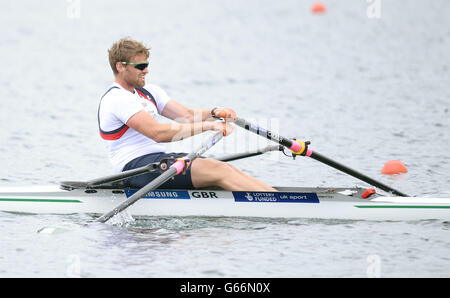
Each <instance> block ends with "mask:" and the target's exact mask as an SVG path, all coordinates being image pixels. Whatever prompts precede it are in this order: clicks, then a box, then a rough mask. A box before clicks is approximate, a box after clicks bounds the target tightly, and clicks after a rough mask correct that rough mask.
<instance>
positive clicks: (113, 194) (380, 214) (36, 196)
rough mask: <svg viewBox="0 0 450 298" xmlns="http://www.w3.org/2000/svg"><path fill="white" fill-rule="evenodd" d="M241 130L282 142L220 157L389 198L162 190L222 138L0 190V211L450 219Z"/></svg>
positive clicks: (304, 148)
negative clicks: (269, 156) (277, 160)
mask: <svg viewBox="0 0 450 298" xmlns="http://www.w3.org/2000/svg"><path fill="white" fill-rule="evenodd" d="M236 124H237V125H238V126H241V127H243V128H244V129H247V130H249V131H251V132H254V133H256V134H258V135H261V136H263V137H266V138H267V139H269V140H272V141H274V142H276V143H278V145H277V146H268V147H267V148H264V149H262V150H260V151H258V152H252V153H242V154H234V155H230V156H227V157H223V158H219V159H220V160H223V161H232V160H236V159H241V158H246V157H250V156H254V155H259V154H263V153H265V152H268V151H275V150H280V151H284V149H285V148H288V149H290V150H291V151H292V156H293V157H294V158H295V156H299V155H301V156H307V157H311V158H313V159H316V160H318V161H320V162H322V163H325V164H327V165H329V166H331V167H334V168H336V169H338V170H340V171H342V172H345V173H347V174H349V175H351V176H354V177H356V178H359V179H361V180H362V181H364V182H367V183H368V184H370V185H373V186H376V187H378V188H380V189H382V190H383V191H386V192H388V193H391V194H392V195H387V196H384V195H381V194H378V193H375V190H374V189H369V190H365V189H362V188H301V187H279V188H278V190H279V192H255V191H224V190H214V189H209V190H163V189H157V188H158V186H159V185H161V184H162V183H163V182H164V181H167V179H170V178H171V177H173V176H174V175H178V174H181V173H183V171H184V170H185V168H186V167H187V166H189V164H190V162H191V161H192V160H194V159H195V158H197V157H198V156H200V155H201V154H203V153H204V152H205V151H206V150H208V149H209V148H211V147H212V146H213V145H214V144H216V143H217V142H218V141H219V140H220V139H221V135H220V132H219V133H218V134H216V135H213V136H212V137H211V138H210V139H208V140H207V141H206V142H204V143H203V144H202V146H200V147H199V148H198V149H197V150H195V151H193V152H191V153H190V154H189V155H188V156H187V157H186V158H182V159H177V160H173V161H170V160H163V161H161V162H159V163H153V164H149V165H147V166H145V167H142V168H137V169H133V170H129V171H125V172H122V173H119V174H115V175H110V176H106V177H100V178H97V179H94V180H91V181H88V182H62V183H61V184H60V185H53V186H48V187H42V186H33V187H19V188H0V211H7V212H20V213H56V214H72V213H90V214H103V215H102V216H101V217H100V218H98V221H100V222H105V221H107V220H108V219H109V218H111V217H112V216H114V215H115V214H117V213H119V212H121V211H123V210H125V209H127V210H128V212H129V213H130V214H131V215H132V216H245V217H282V218H320V219H348V220H422V219H439V220H450V198H432V197H411V196H408V195H406V194H404V193H403V192H400V191H398V190H396V189H393V188H391V187H390V186H388V185H386V184H383V183H381V182H379V181H376V180H374V179H372V178H370V177H368V176H366V175H364V174H362V173H359V172H357V171H355V170H353V169H351V168H349V167H347V166H345V165H343V164H340V163H338V162H336V161H333V160H331V159H330V158H328V157H325V156H323V155H321V154H319V153H317V152H315V151H314V152H313V151H312V150H311V149H310V148H308V145H309V143H308V142H301V141H297V140H290V139H286V138H284V137H282V136H280V135H278V134H275V133H273V132H271V131H268V130H265V129H264V128H261V127H258V126H256V125H253V124H251V123H249V122H247V121H245V120H244V119H240V118H238V119H237V120H236ZM156 170H159V171H161V174H160V175H159V176H158V177H157V178H156V179H155V180H153V181H151V182H150V183H149V184H148V185H146V186H144V187H143V188H141V189H138V190H136V189H129V188H126V187H124V184H123V180H125V179H127V178H129V177H132V176H136V175H140V174H143V173H146V172H148V171H156Z"/></svg>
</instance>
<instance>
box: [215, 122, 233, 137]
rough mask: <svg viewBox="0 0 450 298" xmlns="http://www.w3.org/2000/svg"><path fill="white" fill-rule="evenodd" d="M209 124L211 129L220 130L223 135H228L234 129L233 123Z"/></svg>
mask: <svg viewBox="0 0 450 298" xmlns="http://www.w3.org/2000/svg"><path fill="white" fill-rule="evenodd" d="M210 123H211V122H210ZM211 125H212V127H211V130H217V131H222V133H223V136H224V137H226V136H228V135H230V134H231V133H232V132H233V129H234V127H233V125H231V124H229V123H226V122H212V123H211Z"/></svg>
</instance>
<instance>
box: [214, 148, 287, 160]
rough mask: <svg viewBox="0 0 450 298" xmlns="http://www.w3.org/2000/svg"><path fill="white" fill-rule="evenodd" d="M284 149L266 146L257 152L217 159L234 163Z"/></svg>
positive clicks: (235, 154)
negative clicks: (234, 161)
mask: <svg viewBox="0 0 450 298" xmlns="http://www.w3.org/2000/svg"><path fill="white" fill-rule="evenodd" d="M283 149H284V147H283V146H281V145H271V146H266V147H264V148H261V149H258V150H256V151H255V152H242V153H234V154H229V155H225V156H221V157H218V158H216V159H217V160H220V161H225V162H228V161H233V160H238V159H243V158H247V157H252V156H257V155H261V154H264V153H266V152H269V151H283Z"/></svg>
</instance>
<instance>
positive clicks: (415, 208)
mask: <svg viewBox="0 0 450 298" xmlns="http://www.w3.org/2000/svg"><path fill="white" fill-rule="evenodd" d="M82 184H83V183H74V182H66V183H63V184H61V185H59V186H58V185H54V186H47V187H44V186H34V187H28V188H22V187H20V188H12V187H10V188H0V210H1V211H9V212H19V213H33V214H41V213H47V214H72V213H89V214H94V215H96V214H103V213H105V212H107V211H109V210H111V209H112V208H114V207H115V206H117V205H118V204H121V203H122V202H124V201H125V200H126V199H127V198H129V197H130V196H131V195H133V194H134V193H135V192H136V191H137V190H134V189H127V188H118V187H114V186H113V185H104V186H102V187H96V188H91V187H85V186H83V185H82ZM278 190H279V191H280V192H252V191H248V192H239V191H223V190H214V189H210V190H206V189H204V190H161V189H158V190H152V191H150V192H149V193H147V194H146V195H144V196H143V197H142V198H141V199H140V200H139V201H137V202H136V203H135V204H133V205H132V206H130V207H129V208H128V209H127V210H128V211H127V212H129V213H130V214H131V215H132V216H137V217H139V216H239V217H241V216H244V217H272V218H273V217H282V218H320V219H350V220H422V219H439V220H450V199H448V198H431V197H430V198H418V197H389V196H381V195H379V194H372V195H371V196H369V197H368V198H367V199H364V198H362V197H361V196H362V194H363V193H364V191H365V189H362V188H297V187H293V188H290V187H279V188H278Z"/></svg>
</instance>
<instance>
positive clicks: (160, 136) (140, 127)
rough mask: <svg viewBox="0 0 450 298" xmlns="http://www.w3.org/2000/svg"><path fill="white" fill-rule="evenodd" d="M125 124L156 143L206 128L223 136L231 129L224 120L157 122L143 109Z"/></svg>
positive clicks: (182, 137) (173, 139)
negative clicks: (221, 133)
mask: <svg viewBox="0 0 450 298" xmlns="http://www.w3.org/2000/svg"><path fill="white" fill-rule="evenodd" d="M126 124H127V125H128V126H129V127H131V128H133V129H134V130H136V131H138V132H140V133H141V134H143V135H145V136H147V137H149V138H151V139H153V140H154V141H155V142H158V143H166V142H174V141H179V140H182V139H185V138H187V137H190V136H194V135H196V134H199V133H202V132H204V131H207V130H218V131H222V132H223V134H224V135H225V136H227V135H229V134H230V133H231V132H232V131H233V128H232V127H231V126H230V125H227V124H226V123H224V122H212V121H203V122H197V123H159V122H158V121H156V120H155V119H154V118H153V117H152V116H151V115H150V114H148V113H147V112H146V111H144V110H142V111H140V112H138V113H136V114H134V115H133V116H131V118H130V119H128V121H127V123H126Z"/></svg>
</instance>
